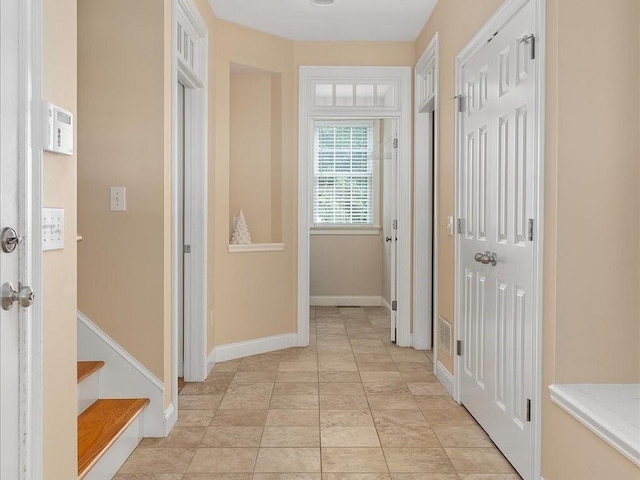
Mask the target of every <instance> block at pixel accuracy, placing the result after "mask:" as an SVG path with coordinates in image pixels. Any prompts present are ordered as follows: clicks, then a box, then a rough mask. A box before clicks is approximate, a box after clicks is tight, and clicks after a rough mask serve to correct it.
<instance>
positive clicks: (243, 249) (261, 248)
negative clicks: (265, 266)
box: [228, 243, 284, 253]
mask: <svg viewBox="0 0 640 480" xmlns="http://www.w3.org/2000/svg"><path fill="white" fill-rule="evenodd" d="M228 249H229V253H252V252H282V251H284V243H248V244H240V243H238V244H231V245H229V247H228Z"/></svg>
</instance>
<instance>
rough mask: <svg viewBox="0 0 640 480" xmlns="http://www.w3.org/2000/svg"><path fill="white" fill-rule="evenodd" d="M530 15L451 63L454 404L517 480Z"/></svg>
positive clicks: (531, 358)
mask: <svg viewBox="0 0 640 480" xmlns="http://www.w3.org/2000/svg"><path fill="white" fill-rule="evenodd" d="M539 12H540V10H539V9H538V2H537V1H536V0H514V1H511V2H507V3H506V4H505V6H503V8H502V9H501V10H500V11H499V12H498V13H497V14H496V16H495V17H494V18H493V19H492V20H490V21H489V24H488V25H487V26H485V27H484V28H483V29H482V31H481V33H479V34H478V35H477V36H476V37H475V38H476V42H475V44H474V43H472V44H471V45H470V46H469V47H467V48H465V50H463V52H462V53H461V54H460V55H459V56H458V57H457V59H456V75H457V77H456V78H457V92H458V94H459V96H458V99H459V104H458V109H457V110H458V112H457V115H456V116H457V126H458V129H457V140H458V150H457V155H456V162H457V165H456V188H457V200H458V205H457V211H458V217H459V218H460V228H459V235H458V238H457V249H456V250H457V251H456V257H457V258H456V310H457V317H456V324H457V325H459V326H460V328H459V330H458V340H459V342H460V343H459V345H460V348H459V352H458V357H457V363H456V372H457V382H458V389H459V390H458V391H459V400H460V401H461V403H462V404H463V405H464V406H465V407H466V408H467V409H468V410H469V412H470V413H471V414H472V415H473V416H474V417H475V418H476V420H477V421H478V423H480V425H482V427H483V428H484V429H485V430H486V432H487V433H488V434H489V436H490V437H491V439H492V440H493V442H494V443H495V444H496V445H497V446H498V448H500V450H501V451H502V452H503V454H504V455H505V456H506V457H507V458H508V459H509V461H510V462H511V463H512V464H513V466H514V467H515V468H516V470H517V471H518V472H519V473H520V475H522V477H523V478H525V479H533V478H537V476H536V470H537V469H538V468H539V465H538V464H537V462H539V453H538V452H539V450H538V448H539V443H538V442H539V427H540V418H539V415H536V412H539V411H540V410H539V404H540V383H539V382H540V379H539V374H540V373H539V372H540V363H539V360H538V359H539V358H540V341H539V340H540V338H541V337H540V324H541V319H540V305H541V301H540V300H541V299H540V289H539V285H538V279H539V278H541V258H542V257H541V241H542V238H541V236H540V235H539V234H538V232H539V231H540V229H539V227H540V225H541V218H540V217H541V211H542V210H541V198H542V197H541V189H542V175H541V168H542V165H541V153H540V152H541V151H542V150H541V148H540V145H541V144H540V138H541V136H540V132H541V118H542V103H541V100H540V99H541V95H540V91H541V88H542V86H541V85H542V82H541V78H542V76H541V66H540V65H541V64H542V63H543V60H541V58H540V51H539V49H538V48H536V44H537V42H539V41H540V39H541V36H540V33H539V32H540V24H541V22H540V17H539V15H538V14H539ZM487 39H490V40H489V41H487Z"/></svg>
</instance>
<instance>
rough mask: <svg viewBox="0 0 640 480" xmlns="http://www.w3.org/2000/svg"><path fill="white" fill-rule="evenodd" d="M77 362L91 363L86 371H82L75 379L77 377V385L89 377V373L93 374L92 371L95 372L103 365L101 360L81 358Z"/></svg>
mask: <svg viewBox="0 0 640 480" xmlns="http://www.w3.org/2000/svg"><path fill="white" fill-rule="evenodd" d="M77 363H92V364H93V367H92V368H91V369H90V370H88V371H87V372H84V373H83V374H82V375H78V376H77V379H78V382H77V383H78V385H79V384H80V383H82V382H84V381H85V380H86V379H87V378H89V377H90V376H91V375H93V374H94V373H96V372H97V371H98V370H100V369H101V368H102V367H104V362H103V361H102V360H95V361H93V360H91V361H89V360H81V361H78V362H77Z"/></svg>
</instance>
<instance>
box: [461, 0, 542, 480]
mask: <svg viewBox="0 0 640 480" xmlns="http://www.w3.org/2000/svg"><path fill="white" fill-rule="evenodd" d="M528 2H532V3H533V5H534V10H535V14H534V15H535V28H534V35H535V37H536V44H535V50H536V62H538V66H537V67H538V68H537V69H536V75H535V78H534V83H535V103H534V106H535V109H536V112H535V136H536V138H535V140H534V145H535V155H534V162H535V170H534V171H535V180H534V195H535V199H534V214H535V219H534V234H535V238H536V242H535V245H534V261H533V272H534V273H533V275H534V279H533V288H534V292H533V300H532V302H533V315H532V319H533V323H534V325H533V331H534V335H535V338H534V339H533V355H534V359H533V365H534V376H533V378H534V392H535V395H534V397H535V398H533V399H532V404H533V405H532V412H531V415H532V422H533V434H534V440H533V446H534V449H533V451H532V452H531V455H532V456H533V461H532V462H531V464H532V468H533V471H532V472H531V473H530V477H531V478H535V479H537V478H539V477H540V475H541V471H542V313H543V303H542V302H543V298H542V292H543V289H542V280H543V239H544V133H545V131H544V128H545V109H544V102H545V81H544V80H545V59H546V56H545V20H546V10H545V7H546V0H507V1H505V3H503V4H502V6H501V7H500V8H499V9H498V10H497V11H496V12H495V13H494V15H493V16H492V17H491V18H490V19H489V20H488V21H487V23H485V25H484V26H483V27H482V28H481V29H480V30H479V31H478V33H476V35H474V37H473V38H472V39H471V41H470V42H469V43H468V44H467V46H466V47H465V48H464V49H462V50H461V51H460V53H458V55H457V56H456V60H455V86H456V90H455V91H456V96H458V95H462V94H463V92H464V90H463V84H462V67H463V65H464V64H465V63H466V62H467V61H468V60H469V59H470V58H471V57H473V55H474V54H475V53H476V52H477V51H478V50H480V49H481V48H482V47H483V45H485V44H486V42H487V41H488V40H489V39H490V38H491V37H492V36H493V34H494V33H495V32H496V31H497V30H500V29H501V28H502V26H504V25H505V24H506V23H508V22H509V20H510V19H511V18H512V17H513V16H514V15H515V14H516V13H517V12H518V11H519V10H520V9H521V8H522V6H523V5H525V4H526V3H528ZM461 120H462V116H461V115H460V112H459V111H458V109H457V108H456V131H455V138H456V143H455V179H456V182H455V192H456V193H455V211H456V219H458V218H461V192H462V186H461V185H460V180H461V175H460V172H461V167H460V162H461V161H462V152H463V149H462V141H463V139H462V129H461ZM460 246H461V245H460V236H459V234H457V233H456V235H455V267H454V268H455V286H454V289H455V290H454V297H455V298H454V300H455V301H454V304H455V315H454V318H455V330H456V332H455V337H456V339H457V340H462V339H463V338H464V331H463V328H464V325H463V315H462V312H463V305H462V302H463V288H464V285H463V275H462V272H461V268H462V266H461V262H460ZM461 368H462V365H461V361H460V356H456V357H455V388H454V399H455V400H456V401H458V402H459V401H460V380H461V377H462V376H461V375H458V374H457V372H459V371H460V369H461Z"/></svg>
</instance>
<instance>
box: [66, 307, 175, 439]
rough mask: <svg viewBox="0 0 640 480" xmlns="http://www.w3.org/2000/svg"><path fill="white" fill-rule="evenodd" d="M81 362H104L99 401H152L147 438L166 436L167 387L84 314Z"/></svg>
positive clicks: (80, 323)
mask: <svg viewBox="0 0 640 480" xmlns="http://www.w3.org/2000/svg"><path fill="white" fill-rule="evenodd" d="M78 360H79V361H83V360H102V361H104V363H105V364H104V367H102V368H101V369H100V372H99V375H100V381H99V393H98V397H99V398H148V399H149V401H150V403H149V405H148V406H147V407H146V408H145V415H144V427H143V428H144V436H145V437H164V436H165V432H166V430H165V429H166V427H165V425H166V421H165V409H164V391H165V386H164V384H163V383H162V381H160V379H159V378H158V377H156V376H155V375H154V374H153V373H151V372H150V371H149V370H148V369H147V368H146V367H145V366H144V365H142V364H141V363H140V362H139V361H138V360H136V359H135V358H134V357H133V356H132V355H131V354H129V352H127V351H126V350H125V349H124V348H122V347H121V346H120V345H118V344H117V343H116V342H115V341H114V340H113V339H112V338H111V337H110V336H109V335H107V334H106V333H105V332H104V331H102V330H101V329H100V328H99V327H98V326H97V325H96V324H94V323H93V322H92V321H91V320H89V318H87V317H86V315H84V314H83V313H82V312H80V311H78ZM167 388H169V387H168V386H167Z"/></svg>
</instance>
